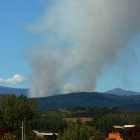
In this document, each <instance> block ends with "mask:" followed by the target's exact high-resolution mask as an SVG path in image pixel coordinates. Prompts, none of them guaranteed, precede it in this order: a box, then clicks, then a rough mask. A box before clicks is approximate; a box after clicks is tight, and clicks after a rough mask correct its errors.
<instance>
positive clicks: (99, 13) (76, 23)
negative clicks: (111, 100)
mask: <svg viewBox="0 0 140 140" xmlns="http://www.w3.org/2000/svg"><path fill="white" fill-rule="evenodd" d="M139 7H140V0H133V1H132V0H88V1H87V0H60V1H56V0H54V2H53V4H52V5H51V6H50V7H47V8H46V10H45V12H44V13H43V14H42V15H41V16H40V17H38V19H37V20H36V21H35V22H34V23H31V24H30V25H29V26H28V29H29V30H30V32H32V33H34V34H36V35H37V37H38V38H39V39H40V43H38V45H36V49H33V50H32V51H33V52H34V53H33V56H32V58H31V66H32V68H33V72H32V76H31V78H32V81H31V83H32V84H31V88H30V95H31V96H34V97H37V96H49V95H54V94H58V93H68V92H74V91H76V92H79V91H93V90H94V89H95V87H96V78H97V77H98V76H100V75H101V68H102V66H103V64H105V63H114V62H115V60H116V54H117V52H118V50H120V49H122V48H123V47H125V46H126V45H127V43H128V42H129V40H130V39H131V38H132V37H133V36H135V35H136V34H138V33H139V30H140V18H139V13H140V8H139ZM35 50H36V51H35Z"/></svg>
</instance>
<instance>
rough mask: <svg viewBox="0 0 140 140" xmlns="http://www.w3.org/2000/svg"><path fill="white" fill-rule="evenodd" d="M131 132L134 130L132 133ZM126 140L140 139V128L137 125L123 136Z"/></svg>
mask: <svg viewBox="0 0 140 140" xmlns="http://www.w3.org/2000/svg"><path fill="white" fill-rule="evenodd" d="M130 132H132V133H131V134H132V135H130ZM123 139H124V140H128V139H131V140H140V130H138V129H137V128H136V127H134V128H132V129H131V130H130V131H128V132H127V133H126V134H125V135H124V136H123Z"/></svg>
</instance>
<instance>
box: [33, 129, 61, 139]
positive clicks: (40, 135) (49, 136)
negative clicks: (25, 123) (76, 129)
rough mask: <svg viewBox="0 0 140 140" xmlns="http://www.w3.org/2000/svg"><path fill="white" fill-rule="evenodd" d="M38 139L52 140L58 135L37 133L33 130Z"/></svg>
mask: <svg viewBox="0 0 140 140" xmlns="http://www.w3.org/2000/svg"><path fill="white" fill-rule="evenodd" d="M33 132H35V133H36V134H37V136H38V137H39V138H45V139H47V140H54V139H56V138H57V136H58V133H39V132H38V131H35V130H33Z"/></svg>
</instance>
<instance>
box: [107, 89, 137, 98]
mask: <svg viewBox="0 0 140 140" xmlns="http://www.w3.org/2000/svg"><path fill="white" fill-rule="evenodd" d="M105 93H108V94H115V95H118V96H124V95H126V96H130V95H140V92H135V91H127V90H123V89H121V88H115V89H112V90H109V91H106V92H105Z"/></svg>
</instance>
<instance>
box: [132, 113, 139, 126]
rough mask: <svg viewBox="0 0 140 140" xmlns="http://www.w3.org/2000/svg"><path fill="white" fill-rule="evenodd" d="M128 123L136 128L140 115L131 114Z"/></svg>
mask: <svg viewBox="0 0 140 140" xmlns="http://www.w3.org/2000/svg"><path fill="white" fill-rule="evenodd" d="M130 124H132V125H136V126H137V127H138V128H140V115H137V116H133V117H132V118H131V120H130Z"/></svg>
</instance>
